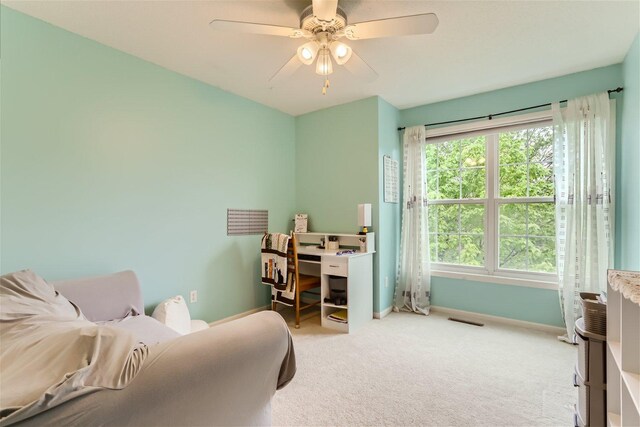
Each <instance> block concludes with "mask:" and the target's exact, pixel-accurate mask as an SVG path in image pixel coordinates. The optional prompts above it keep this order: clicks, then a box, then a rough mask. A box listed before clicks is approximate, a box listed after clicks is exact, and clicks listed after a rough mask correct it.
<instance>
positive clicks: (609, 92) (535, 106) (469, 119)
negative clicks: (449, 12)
mask: <svg viewBox="0 0 640 427" xmlns="http://www.w3.org/2000/svg"><path fill="white" fill-rule="evenodd" d="M623 90H624V88H623V87H617V88H615V89H609V90H608V91H607V93H608V94H612V93H613V92H616V93H617V92H622V91H623ZM559 102H567V100H566V99H563V100H562V101H559ZM550 106H551V102H549V103H547V104H540V105H534V106H533V107H526V108H518V109H517V110H510V111H503V112H502V113H496V114H487V115H486V116H477V117H469V118H468V119H458V120H449V121H447V122H438V123H427V124H426V125H425V126H437V125H448V124H449V123H460V122H468V121H471V120H480V119H489V120H491V119H493V118H494V117H497V116H503V115H505V114H511V113H518V112H520V111H527V110H533V109H535V108H542V107H550ZM404 129H405V128H404V127H401V128H398V130H399V131H401V130H404Z"/></svg>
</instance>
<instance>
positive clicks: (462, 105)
mask: <svg viewBox="0 0 640 427" xmlns="http://www.w3.org/2000/svg"><path fill="white" fill-rule="evenodd" d="M622 84H623V79H622V66H621V65H620V64H618V65H612V66H609V67H603V68H597V69H594V70H590V71H585V72H581V73H575V74H570V75H567V76H562V77H557V78H553V79H548V80H542V81H539V82H534V83H529V84H525V85H520V86H514V87H509V88H506V89H501V90H496V91H493V92H487V93H481V94H478V95H473V96H468V97H464V98H458V99H453V100H449V101H443V102H438V103H434V104H429V105H423V106H419V107H415V108H410V109H406V110H401V111H400V123H401V125H402V126H415V125H421V124H425V123H434V122H441V121H448V120H456V119H462V118H467V117H475V116H482V115H487V114H490V113H498V112H501V111H508V110H513V109H517V108H523V107H528V106H531V105H538V104H544V103H547V102H551V101H559V100H563V99H568V98H574V97H577V96H582V95H587V94H591V93H595V92H600V91H604V90H607V89H611V88H616V87H618V86H622ZM614 97H615V96H614ZM618 97H620V96H618ZM618 104H620V103H618ZM620 110H621V109H620V108H618V121H617V128H618V132H617V135H618V140H619V139H620V130H621V122H622V120H621V114H620ZM618 172H619V171H618ZM618 177H619V176H618ZM636 182H637V180H636ZM630 185H632V184H630ZM618 189H619V187H618ZM618 196H620V195H619V193H618ZM619 199H620V197H618V200H619ZM616 234H617V238H618V239H619V236H620V232H619V230H618V232H617V233H616ZM431 292H432V303H433V304H434V305H436V306H443V307H450V308H455V309H459V310H468V311H474V312H478V313H485V314H489V315H494V316H503V317H509V318H513V319H518V320H525V321H531V322H537V323H544V324H549V325H558V326H561V325H562V324H563V322H562V317H561V315H560V304H559V301H558V294H557V292H556V291H550V290H545V289H537V288H526V287H521V286H509V285H498V284H492V283H484V282H472V281H465V280H457V279H448V278H442V277H432V287H431Z"/></svg>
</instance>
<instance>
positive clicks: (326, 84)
mask: <svg viewBox="0 0 640 427" xmlns="http://www.w3.org/2000/svg"><path fill="white" fill-rule="evenodd" d="M328 88H329V78H325V80H324V86H322V94H323V95H326V94H327V89H328Z"/></svg>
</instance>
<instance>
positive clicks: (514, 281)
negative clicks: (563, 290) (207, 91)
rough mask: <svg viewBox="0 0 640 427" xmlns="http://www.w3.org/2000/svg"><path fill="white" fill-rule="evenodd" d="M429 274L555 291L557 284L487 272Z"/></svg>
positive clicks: (436, 272)
mask: <svg viewBox="0 0 640 427" xmlns="http://www.w3.org/2000/svg"><path fill="white" fill-rule="evenodd" d="M431 276H436V277H446V278H449V279H460V280H473V281H476V282H486V283H495V284H498V285H510V286H524V287H527V288H538V289H550V290H554V291H557V290H558V284H557V283H555V282H545V281H543V280H532V279H522V278H519V277H506V276H495V275H494V276H491V275H488V274H478V273H468V272H458V271H442V270H431Z"/></svg>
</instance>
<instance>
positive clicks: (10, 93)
mask: <svg viewBox="0 0 640 427" xmlns="http://www.w3.org/2000/svg"><path fill="white" fill-rule="evenodd" d="M0 15H1V34H0V36H1V37H0V42H1V45H0V48H1V52H2V61H1V65H0V67H1V68H0V74H1V83H0V91H1V93H2V97H1V104H0V108H1V111H2V117H1V122H0V128H1V141H2V146H1V173H0V176H1V186H2V187H1V229H2V236H1V242H0V243H1V247H2V254H1V259H0V262H1V265H0V271H1V272H3V273H6V272H10V271H13V270H17V269H23V268H31V269H33V270H35V271H36V272H38V273H40V274H41V275H42V276H44V277H45V278H47V279H51V280H54V279H61V278H70V277H78V276H84V275H97V274H105V273H111V272H114V271H118V270H122V269H127V268H131V269H133V270H135V271H136V272H137V273H138V275H139V277H140V279H141V282H142V286H143V292H144V296H145V302H146V304H147V306H152V305H154V304H155V303H157V302H159V301H160V300H162V299H164V298H167V297H169V296H172V295H175V294H178V293H181V294H183V295H184V296H187V295H188V291H189V290H191V289H197V290H198V291H199V301H198V303H196V304H193V305H191V306H190V309H191V312H192V315H193V316H194V317H197V318H202V319H204V320H207V321H212V320H216V319H220V318H223V317H226V316H230V315H234V314H237V313H239V312H243V311H246V310H249V309H252V308H255V307H258V306H263V305H266V304H268V301H269V290H268V288H266V287H264V286H263V285H261V284H260V283H259V249H258V248H259V244H260V236H241V237H227V236H226V209H227V208H258V209H269V219H270V224H269V225H270V228H271V229H273V230H280V231H286V230H288V227H289V223H288V219H289V218H291V217H292V215H293V213H294V212H295V210H294V198H295V188H294V171H293V169H292V165H293V163H294V160H295V158H294V152H295V143H294V141H295V121H294V118H293V117H291V116H288V115H286V114H283V113H281V112H278V111H276V110H273V109H270V108H267V107H265V106H262V105H260V104H257V103H255V102H251V101H248V100H246V99H243V98H240V97H238V96H235V95H232V94H229V93H226V92H223V91H222V90H219V89H216V88H214V87H211V86H208V85H206V84H202V83H200V82H198V81H195V80H192V79H190V78H186V77H184V76H182V75H179V74H176V73H173V72H171V71H168V70H166V69H163V68H160V67H158V66H156V65H153V64H150V63H147V62H145V61H142V60H140V59H137V58H135V57H132V56H130V55H127V54H124V53H122V52H119V51H116V50H114V49H111V48H109V47H106V46H103V45H101V44H98V43H96V42H93V41H90V40H88V39H85V38H82V37H80V36H77V35H75V34H72V33H69V32H67V31H64V30H61V29H59V28H56V27H53V26H51V25H49V24H46V23H44V22H41V21H39V20H36V19H33V18H31V17H27V16H25V15H23V14H20V13H18V12H15V11H13V10H11V9H9V8H6V7H4V6H0ZM364 151H365V154H367V153H366V150H364ZM355 166H356V167H355V168H353V169H352V174H354V175H357V172H362V171H359V170H358V169H359V168H358V167H357V165H355ZM338 173H339V174H341V175H342V176H344V175H343V174H342V173H341V172H340V171H339V172H338ZM337 204H338V205H339V206H341V205H342V203H341V202H338V203H337ZM353 209H354V211H353V212H350V214H351V218H353V222H354V224H355V207H354V208H353Z"/></svg>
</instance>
